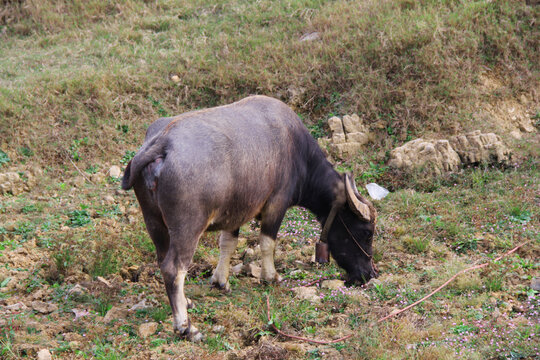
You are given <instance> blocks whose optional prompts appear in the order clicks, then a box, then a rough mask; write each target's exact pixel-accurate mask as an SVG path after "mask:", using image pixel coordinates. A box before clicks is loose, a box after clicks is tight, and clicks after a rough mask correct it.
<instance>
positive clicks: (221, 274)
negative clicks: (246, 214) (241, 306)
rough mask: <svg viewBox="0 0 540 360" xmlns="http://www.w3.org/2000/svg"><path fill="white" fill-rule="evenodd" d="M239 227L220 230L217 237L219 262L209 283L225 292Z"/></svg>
mask: <svg viewBox="0 0 540 360" xmlns="http://www.w3.org/2000/svg"><path fill="white" fill-rule="evenodd" d="M239 231H240V229H237V230H235V231H233V232H228V231H222V232H221V235H220V237H219V262H218V264H217V266H216V269H215V270H214V274H213V275H212V279H211V280H210V282H211V284H212V285H213V286H215V287H217V288H220V289H223V290H225V291H226V292H228V291H230V289H231V286H230V285H229V270H230V266H231V257H232V255H233V254H234V251H235V250H236V245H238V233H239Z"/></svg>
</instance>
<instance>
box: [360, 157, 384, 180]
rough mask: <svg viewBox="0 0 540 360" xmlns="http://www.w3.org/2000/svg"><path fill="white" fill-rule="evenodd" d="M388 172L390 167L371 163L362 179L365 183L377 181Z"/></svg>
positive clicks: (363, 173)
mask: <svg viewBox="0 0 540 360" xmlns="http://www.w3.org/2000/svg"><path fill="white" fill-rule="evenodd" d="M387 170H388V166H384V164H381V163H373V162H371V161H370V162H369V168H368V169H367V170H365V171H363V172H362V175H361V176H360V177H361V178H362V181H364V182H368V181H377V180H379V179H380V178H382V177H383V176H384V175H385V173H386V171H387Z"/></svg>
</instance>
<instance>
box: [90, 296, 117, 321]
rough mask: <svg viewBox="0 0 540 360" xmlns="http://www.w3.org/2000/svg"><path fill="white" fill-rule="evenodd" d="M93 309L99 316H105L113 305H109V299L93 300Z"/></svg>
mask: <svg viewBox="0 0 540 360" xmlns="http://www.w3.org/2000/svg"><path fill="white" fill-rule="evenodd" d="M93 301H94V308H95V310H96V312H97V313H98V315H99V316H105V315H106V314H107V312H108V311H109V310H111V309H112V307H113V305H112V304H111V301H110V299H108V298H100V297H98V298H95V299H94V300H93Z"/></svg>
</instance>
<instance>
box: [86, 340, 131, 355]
mask: <svg viewBox="0 0 540 360" xmlns="http://www.w3.org/2000/svg"><path fill="white" fill-rule="evenodd" d="M94 344H95V345H94V346H93V347H92V355H93V357H94V358H95V359H97V360H119V359H123V358H125V354H124V353H123V352H121V351H119V350H117V349H116V347H115V346H113V345H112V344H110V343H108V342H107V341H105V340H101V339H96V340H95V341H94Z"/></svg>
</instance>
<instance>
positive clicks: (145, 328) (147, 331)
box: [138, 322, 158, 338]
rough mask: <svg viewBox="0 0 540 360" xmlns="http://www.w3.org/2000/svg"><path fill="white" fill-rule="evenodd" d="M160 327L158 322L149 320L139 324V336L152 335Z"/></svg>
mask: <svg viewBox="0 0 540 360" xmlns="http://www.w3.org/2000/svg"><path fill="white" fill-rule="evenodd" d="M157 328H158V324H157V323H155V322H149V323H145V324H141V325H140V326H139V331H138V333H139V336H140V337H142V338H147V337H148V336H150V335H153V334H154V333H155V332H156V330H157Z"/></svg>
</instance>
